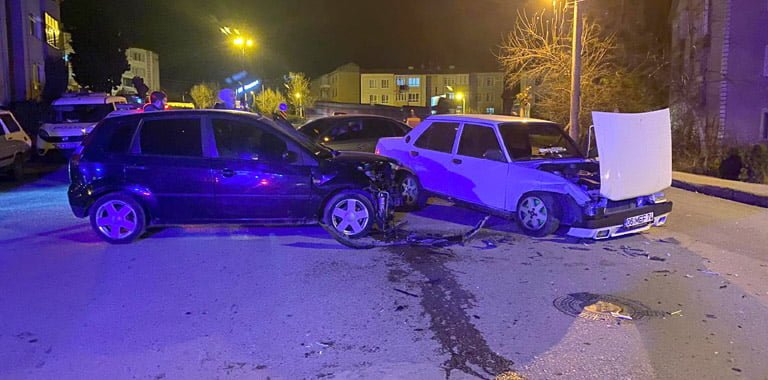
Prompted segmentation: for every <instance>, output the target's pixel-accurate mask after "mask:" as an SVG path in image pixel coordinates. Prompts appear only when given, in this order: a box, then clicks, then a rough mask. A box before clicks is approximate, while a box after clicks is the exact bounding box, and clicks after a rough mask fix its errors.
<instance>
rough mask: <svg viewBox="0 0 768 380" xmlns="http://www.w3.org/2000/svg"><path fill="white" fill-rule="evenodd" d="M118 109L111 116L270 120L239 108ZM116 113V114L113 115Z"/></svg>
mask: <svg viewBox="0 0 768 380" xmlns="http://www.w3.org/2000/svg"><path fill="white" fill-rule="evenodd" d="M117 112H118V111H113V112H111V113H110V115H112V116H110V117H109V118H110V119H112V118H119V117H138V118H142V117H144V116H147V117H149V116H174V115H176V116H181V115H194V116H198V115H199V116H202V115H234V116H246V117H254V118H258V119H263V120H269V121H271V120H270V119H267V118H265V117H264V116H262V115H260V114H258V113H254V112H246V111H239V110H226V109H171V110H165V111H146V112H141V111H138V110H135V111H133V112H126V113H125V114H122V115H121V114H120V113H117ZM113 114H114V115H113Z"/></svg>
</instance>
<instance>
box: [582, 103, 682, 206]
mask: <svg viewBox="0 0 768 380" xmlns="http://www.w3.org/2000/svg"><path fill="white" fill-rule="evenodd" d="M592 120H593V121H594V123H595V137H596V139H597V150H598V152H599V154H600V194H601V195H602V196H604V197H606V198H608V199H610V200H612V201H620V200H624V199H630V198H635V197H639V196H644V195H650V194H654V193H657V192H659V191H662V190H664V189H666V188H668V187H670V186H671V185H672V126H671V123H670V117H669V109H664V110H661V111H654V112H648V113H638V114H622V113H609V112H592Z"/></svg>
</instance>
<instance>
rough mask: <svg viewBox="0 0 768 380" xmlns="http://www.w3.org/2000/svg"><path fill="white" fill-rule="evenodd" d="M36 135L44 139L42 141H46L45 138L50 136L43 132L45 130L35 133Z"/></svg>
mask: <svg viewBox="0 0 768 380" xmlns="http://www.w3.org/2000/svg"><path fill="white" fill-rule="evenodd" d="M37 135H38V136H40V137H42V138H44V139H47V138H49V137H51V136H50V135H49V134H48V132H46V130H45V129H41V130H39V131H37Z"/></svg>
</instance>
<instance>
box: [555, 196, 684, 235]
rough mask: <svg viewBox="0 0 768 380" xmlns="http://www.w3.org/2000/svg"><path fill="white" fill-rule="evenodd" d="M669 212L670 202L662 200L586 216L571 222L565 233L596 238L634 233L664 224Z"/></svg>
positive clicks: (670, 210)
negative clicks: (628, 208)
mask: <svg viewBox="0 0 768 380" xmlns="http://www.w3.org/2000/svg"><path fill="white" fill-rule="evenodd" d="M671 212H672V202H669V201H664V202H660V203H655V204H650V205H645V206H643V207H637V208H633V209H631V210H627V211H620V212H616V213H612V214H602V215H599V216H591V217H590V216H586V217H584V219H583V220H581V221H578V222H575V223H573V225H571V227H570V229H569V230H568V232H567V234H568V235H569V236H573V237H578V238H585V239H598V240H602V239H609V238H613V237H618V236H623V235H629V234H634V233H638V232H643V231H647V230H649V229H650V228H651V227H659V226H662V225H664V224H666V222H667V218H668V217H669V214H670V213H671ZM638 218H642V219H640V220H642V221H643V222H642V223H637V221H638V220H639V219H638Z"/></svg>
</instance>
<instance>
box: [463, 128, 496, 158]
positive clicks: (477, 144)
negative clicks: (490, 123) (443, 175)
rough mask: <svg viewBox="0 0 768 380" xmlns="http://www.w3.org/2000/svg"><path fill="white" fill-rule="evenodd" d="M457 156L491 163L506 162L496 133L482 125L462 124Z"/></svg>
mask: <svg viewBox="0 0 768 380" xmlns="http://www.w3.org/2000/svg"><path fill="white" fill-rule="evenodd" d="M458 154H459V155H461V156H467V157H475V158H483V159H487V160H493V161H502V162H503V161H506V159H505V158H504V153H502V151H501V146H500V145H499V140H498V139H497V138H496V132H494V130H493V128H491V127H485V126H482V125H474V124H464V128H463V129H462V132H461V139H460V140H459V152H458Z"/></svg>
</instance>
